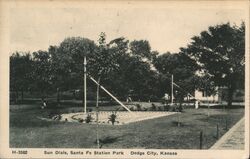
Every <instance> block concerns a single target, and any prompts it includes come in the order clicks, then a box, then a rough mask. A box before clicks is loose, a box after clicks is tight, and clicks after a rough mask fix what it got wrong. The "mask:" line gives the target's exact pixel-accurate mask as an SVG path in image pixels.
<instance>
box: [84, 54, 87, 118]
mask: <svg viewBox="0 0 250 159" xmlns="http://www.w3.org/2000/svg"><path fill="white" fill-rule="evenodd" d="M83 65H84V70H83V72H84V91H83V93H84V99H83V100H84V113H85V114H86V113H87V88H86V87H87V81H86V79H87V78H86V74H87V72H86V65H87V61H86V56H84V61H83Z"/></svg>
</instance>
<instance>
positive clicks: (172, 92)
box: [171, 74, 174, 105]
mask: <svg viewBox="0 0 250 159" xmlns="http://www.w3.org/2000/svg"><path fill="white" fill-rule="evenodd" d="M173 103H174V75H173V74H172V75H171V105H173Z"/></svg>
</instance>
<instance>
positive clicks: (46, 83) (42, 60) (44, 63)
mask: <svg viewBox="0 0 250 159" xmlns="http://www.w3.org/2000/svg"><path fill="white" fill-rule="evenodd" d="M32 55H33V67H32V68H33V74H32V79H33V81H32V84H33V85H32V86H33V90H36V91H38V92H39V93H40V95H41V99H42V100H44V98H45V97H47V95H48V93H49V92H50V91H51V89H52V71H51V69H52V67H51V58H50V54H49V53H48V52H47V51H41V50H39V51H37V52H33V54H32Z"/></svg>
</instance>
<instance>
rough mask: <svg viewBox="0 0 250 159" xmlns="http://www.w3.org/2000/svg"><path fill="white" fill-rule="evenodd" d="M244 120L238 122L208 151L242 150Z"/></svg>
mask: <svg viewBox="0 0 250 159" xmlns="http://www.w3.org/2000/svg"><path fill="white" fill-rule="evenodd" d="M244 136H245V118H244V117H243V118H242V119H241V120H240V121H238V122H237V123H236V124H235V125H234V126H233V127H232V128H231V129H230V130H229V131H228V132H227V133H226V134H224V135H223V136H222V137H221V138H220V139H219V140H218V141H217V142H216V143H215V144H214V145H213V146H212V147H211V148H210V149H220V150H227V149H244V145H245V144H244V143H245V141H244V140H245V137H244Z"/></svg>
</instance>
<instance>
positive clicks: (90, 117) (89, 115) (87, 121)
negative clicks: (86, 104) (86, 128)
mask: <svg viewBox="0 0 250 159" xmlns="http://www.w3.org/2000/svg"><path fill="white" fill-rule="evenodd" d="M92 120H93V118H92V116H91V114H88V115H87V117H86V119H85V122H86V123H90V122H91V121H92Z"/></svg>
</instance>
